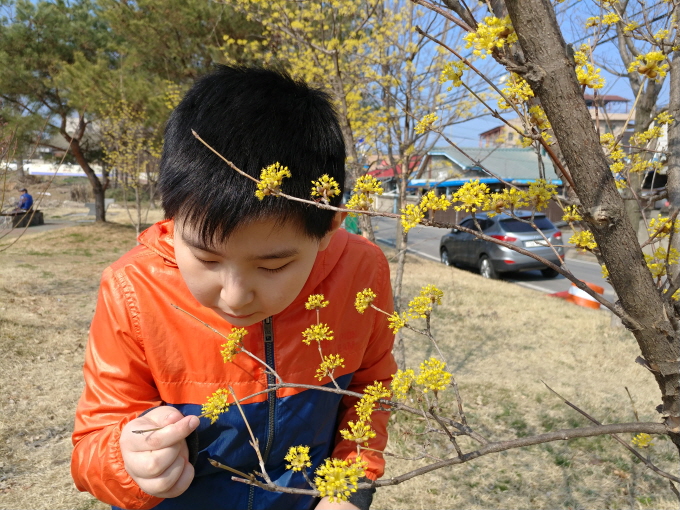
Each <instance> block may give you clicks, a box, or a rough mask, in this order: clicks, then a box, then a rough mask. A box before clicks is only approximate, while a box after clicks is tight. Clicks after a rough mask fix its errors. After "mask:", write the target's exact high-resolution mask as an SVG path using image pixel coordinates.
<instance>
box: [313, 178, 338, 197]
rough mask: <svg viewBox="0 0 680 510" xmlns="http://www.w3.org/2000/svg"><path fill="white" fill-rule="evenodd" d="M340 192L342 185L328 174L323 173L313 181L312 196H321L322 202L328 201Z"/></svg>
mask: <svg viewBox="0 0 680 510" xmlns="http://www.w3.org/2000/svg"><path fill="white" fill-rule="evenodd" d="M339 194H340V186H339V185H338V183H337V181H336V180H335V179H333V178H332V177H329V176H328V175H327V174H323V175H322V176H321V177H320V178H319V180H318V181H312V196H313V197H319V198H321V201H322V202H325V203H328V202H329V201H330V199H331V198H332V197H334V196H336V195H339Z"/></svg>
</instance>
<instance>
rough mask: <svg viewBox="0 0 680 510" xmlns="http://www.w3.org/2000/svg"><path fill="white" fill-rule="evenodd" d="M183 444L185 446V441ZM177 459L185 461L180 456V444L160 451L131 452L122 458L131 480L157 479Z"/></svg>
mask: <svg viewBox="0 0 680 510" xmlns="http://www.w3.org/2000/svg"><path fill="white" fill-rule="evenodd" d="M184 443H185V444H186V441H185V442H184ZM178 458H180V459H182V460H186V459H185V457H184V456H182V455H181V444H177V445H175V446H171V447H169V448H163V449H161V450H148V451H144V452H131V453H128V454H127V456H126V457H124V460H125V469H126V470H127V472H128V473H129V474H130V476H132V477H133V478H148V479H151V478H158V477H160V476H161V475H162V474H163V473H164V472H165V471H166V470H167V469H168V468H169V467H170V466H171V465H172V464H173V463H175V462H177V459H178Z"/></svg>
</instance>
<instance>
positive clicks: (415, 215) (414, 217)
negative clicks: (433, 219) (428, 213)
mask: <svg viewBox="0 0 680 510" xmlns="http://www.w3.org/2000/svg"><path fill="white" fill-rule="evenodd" d="M424 218H425V212H424V211H423V210H422V209H421V207H420V206H419V205H415V204H408V205H407V206H406V207H405V208H404V209H402V210H401V226H402V228H403V229H404V233H406V232H408V231H409V230H411V229H412V228H413V227H415V226H416V225H418V224H419V223H420V222H421V220H423V219H424Z"/></svg>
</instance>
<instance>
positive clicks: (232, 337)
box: [220, 328, 248, 363]
mask: <svg viewBox="0 0 680 510" xmlns="http://www.w3.org/2000/svg"><path fill="white" fill-rule="evenodd" d="M247 334H248V331H246V329H245V328H237V329H232V330H231V333H229V334H228V335H227V343H224V344H222V345H221V346H220V347H222V350H220V354H222V359H223V360H224V362H225V363H229V362H230V361H232V360H233V359H234V356H236V355H237V354H238V353H239V352H241V342H242V340H243V337H244V336H246V335H247Z"/></svg>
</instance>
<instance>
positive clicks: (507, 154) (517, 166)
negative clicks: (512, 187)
mask: <svg viewBox="0 0 680 510" xmlns="http://www.w3.org/2000/svg"><path fill="white" fill-rule="evenodd" d="M461 149H462V150H463V151H464V152H465V153H466V154H467V156H466V155H464V154H463V153H462V152H461V151H459V150H458V149H456V148H454V147H450V146H448V147H435V148H434V149H432V150H431V151H430V152H429V153H428V154H429V155H430V156H444V157H445V158H447V159H449V160H450V161H452V162H453V163H455V164H456V165H457V166H459V167H460V168H461V169H464V170H478V171H479V173H480V177H491V178H493V177H494V176H492V175H488V174H486V173H485V172H484V171H483V170H482V169H481V168H479V166H477V165H478V163H477V162H480V163H481V164H482V166H483V167H484V168H487V169H488V170H489V171H491V172H493V173H494V174H496V175H497V176H499V177H501V178H502V179H504V180H506V181H510V182H512V181H513V180H517V181H527V180H535V179H538V178H539V173H538V157H537V156H536V152H535V151H534V149H533V148H527V149H523V148H508V149H502V148H494V147H472V148H466V147H463V148H461ZM468 156H469V157H468ZM542 159H543V164H544V166H545V178H546V179H547V180H548V181H552V180H555V179H558V176H557V174H556V173H555V169H554V167H553V164H552V161H550V157H549V156H548V155H543V154H542ZM519 183H520V182H518V184H519Z"/></svg>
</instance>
